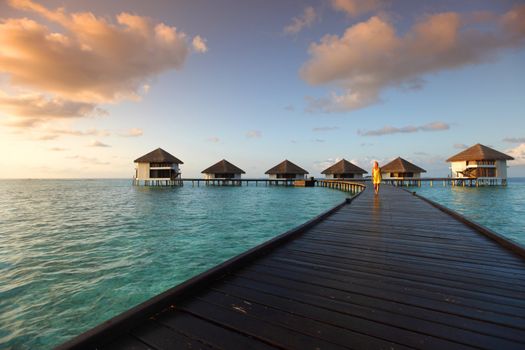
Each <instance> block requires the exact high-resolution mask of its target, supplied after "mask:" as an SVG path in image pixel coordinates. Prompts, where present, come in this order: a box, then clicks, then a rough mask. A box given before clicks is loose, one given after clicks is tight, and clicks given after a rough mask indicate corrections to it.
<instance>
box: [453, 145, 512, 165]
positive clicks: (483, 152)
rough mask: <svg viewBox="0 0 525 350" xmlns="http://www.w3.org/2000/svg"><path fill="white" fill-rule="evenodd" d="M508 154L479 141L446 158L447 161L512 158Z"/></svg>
mask: <svg viewBox="0 0 525 350" xmlns="http://www.w3.org/2000/svg"><path fill="white" fill-rule="evenodd" d="M513 159H514V158H512V157H511V156H509V155H506V154H505V153H501V152H499V151H496V150H495V149H492V148H490V147H487V146H484V145H482V144H480V143H478V144H475V145H474V146H472V147H469V148H467V149H466V150H464V151H461V152H459V153H458V154H456V155H454V156H452V157H450V158H449V159H447V162H461V161H464V160H513Z"/></svg>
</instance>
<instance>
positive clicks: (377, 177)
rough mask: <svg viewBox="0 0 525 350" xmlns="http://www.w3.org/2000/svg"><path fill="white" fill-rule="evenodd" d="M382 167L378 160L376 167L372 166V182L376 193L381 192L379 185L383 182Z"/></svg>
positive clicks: (375, 163)
mask: <svg viewBox="0 0 525 350" xmlns="http://www.w3.org/2000/svg"><path fill="white" fill-rule="evenodd" d="M381 180H382V178H381V168H380V167H379V164H378V163H377V161H375V162H374V167H373V168H372V183H373V184H374V193H375V194H378V193H379V185H380V184H381Z"/></svg>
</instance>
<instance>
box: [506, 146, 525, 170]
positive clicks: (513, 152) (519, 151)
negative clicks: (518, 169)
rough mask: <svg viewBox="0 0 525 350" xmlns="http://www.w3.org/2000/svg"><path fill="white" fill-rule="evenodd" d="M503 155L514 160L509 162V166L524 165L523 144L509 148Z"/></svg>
mask: <svg viewBox="0 0 525 350" xmlns="http://www.w3.org/2000/svg"><path fill="white" fill-rule="evenodd" d="M505 153H507V154H508V155H509V156H511V157H513V158H514V160H511V161H509V164H510V165H525V143H521V144H519V145H518V146H516V147H514V148H511V149H509V150H507V151H506V152H505Z"/></svg>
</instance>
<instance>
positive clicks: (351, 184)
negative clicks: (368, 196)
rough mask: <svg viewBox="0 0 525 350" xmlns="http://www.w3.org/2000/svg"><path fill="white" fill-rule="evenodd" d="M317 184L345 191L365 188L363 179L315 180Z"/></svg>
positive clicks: (357, 190) (359, 190)
mask: <svg viewBox="0 0 525 350" xmlns="http://www.w3.org/2000/svg"><path fill="white" fill-rule="evenodd" d="M316 183H317V186H319V187H328V188H334V189H336V190H341V191H345V192H353V193H355V192H361V191H362V190H364V189H365V188H366V184H365V183H364V181H361V182H357V181H348V180H337V179H334V180H317V181H316Z"/></svg>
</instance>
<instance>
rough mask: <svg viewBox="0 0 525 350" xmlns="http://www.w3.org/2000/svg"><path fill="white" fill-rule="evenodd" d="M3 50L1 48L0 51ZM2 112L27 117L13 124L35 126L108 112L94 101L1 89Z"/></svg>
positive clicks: (0, 108) (0, 110)
mask: <svg viewBox="0 0 525 350" xmlns="http://www.w3.org/2000/svg"><path fill="white" fill-rule="evenodd" d="M0 35H1V34H0ZM0 40H1V39H0ZM1 50H2V49H1V48H0V52H1ZM0 60H1V58H0ZM0 70H1V67H0ZM0 112H2V113H3V114H6V115H8V116H16V117H18V118H23V119H25V120H26V122H23V121H20V123H19V124H18V125H17V124H16V123H14V124H13V126H20V127H28V126H34V124H36V123H38V122H39V121H42V120H49V119H64V118H76V117H88V116H102V115H105V114H107V112H106V111H105V110H103V109H101V108H99V107H97V105H96V104H94V103H87V102H75V101H69V100H64V99H62V98H56V97H55V98H48V97H46V96H44V95H43V94H34V93H29V94H20V95H16V96H12V95H8V94H6V93H5V92H2V91H1V90H0ZM27 120H32V122H27Z"/></svg>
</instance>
